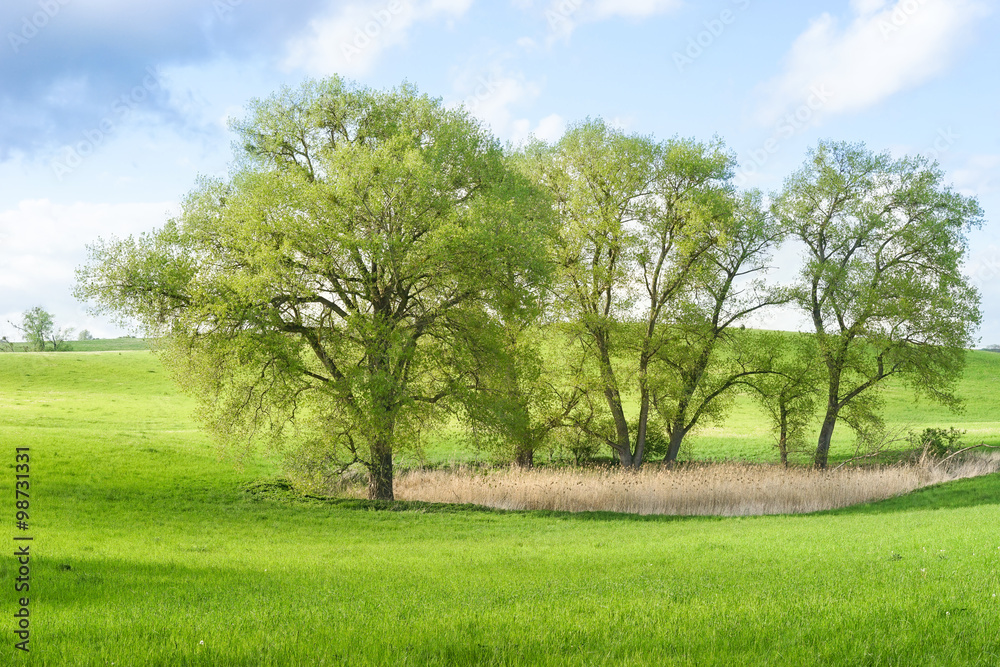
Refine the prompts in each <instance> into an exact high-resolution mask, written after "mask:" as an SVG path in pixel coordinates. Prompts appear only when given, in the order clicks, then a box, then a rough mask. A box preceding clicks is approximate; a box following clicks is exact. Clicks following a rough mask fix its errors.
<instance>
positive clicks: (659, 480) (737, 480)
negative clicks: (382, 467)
mask: <svg viewBox="0 0 1000 667" xmlns="http://www.w3.org/2000/svg"><path fill="white" fill-rule="evenodd" d="M998 471H1000V455H995V454H994V455H991V456H975V457H967V458H965V459H962V460H955V461H949V462H947V463H945V464H943V465H935V464H933V463H926V462H925V463H917V464H906V465H895V466H886V467H879V468H872V467H866V468H841V469H839V470H828V471H820V470H813V469H809V468H790V469H785V468H782V467H780V466H777V465H752V464H738V463H719V464H706V465H696V466H684V467H680V468H675V469H667V468H664V467H659V466H647V467H644V468H643V469H642V470H640V471H638V472H633V471H627V470H622V469H615V468H610V469H600V470H579V469H554V470H538V469H536V470H519V469H516V468H502V469H495V470H490V471H486V472H482V471H475V470H470V469H458V470H428V471H413V472H408V473H404V474H402V475H400V476H399V477H398V478H397V479H396V481H395V484H394V486H395V496H396V498H397V499H398V500H422V501H426V502H439V503H472V504H476V505H485V506H487V507H494V508H497V509H507V510H557V511H567V512H588V511H607V512H627V513H632V514H672V515H715V516H751V515H760V514H792V513H802V512H815V511H819V510H827V509H835V508H838V507H846V506H848V505H856V504H859V503H865V502H871V501H874V500H882V499H885V498H890V497H892V496H897V495H900V494H903V493H907V492H910V491H914V490H916V489H919V488H921V487H924V486H928V485H931V484H937V483H940V482H947V481H951V480H956V479H962V478H966V477H975V476H979V475H986V474H990V473H994V472H998Z"/></svg>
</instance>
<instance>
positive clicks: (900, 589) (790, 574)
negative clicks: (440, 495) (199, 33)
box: [0, 351, 1000, 665]
mask: <svg viewBox="0 0 1000 667" xmlns="http://www.w3.org/2000/svg"><path fill="white" fill-rule="evenodd" d="M970 362H971V363H970V368H969V373H968V374H967V377H966V381H965V391H966V394H967V397H968V398H969V408H968V410H967V412H966V414H965V415H961V416H958V417H956V416H952V415H949V414H948V413H947V412H946V411H939V410H938V409H936V408H933V407H930V406H926V405H920V406H917V407H914V406H912V400H911V398H910V396H909V395H908V394H907V393H906V392H904V391H902V390H899V391H898V392H896V395H893V396H892V397H890V398H891V400H890V405H889V410H890V415H889V417H890V421H895V422H900V423H910V422H913V425H914V427H922V426H923V425H931V424H933V425H938V424H940V425H945V426H950V425H954V426H958V427H961V428H967V429H969V430H970V432H972V431H973V429H979V431H977V433H982V434H983V437H984V438H985V439H986V440H987V442H991V443H993V444H997V443H1000V424H998V422H997V419H998V416H997V411H996V409H995V408H994V407H992V406H993V405H995V399H994V398H993V397H994V394H993V392H994V391H995V387H996V386H997V384H996V380H997V377H998V376H1000V355H989V354H987V353H981V354H980V353H977V354H974V355H972V357H970ZM192 407H193V403H192V402H191V400H190V399H188V398H187V397H183V396H179V395H178V393H177V391H176V390H175V389H174V387H173V385H172V384H171V382H170V380H169V378H167V377H166V375H165V373H164V372H163V369H162V368H161V366H160V365H159V363H158V361H157V360H156V358H155V357H153V356H152V355H151V354H149V353H147V352H139V351H121V352H117V351H111V352H104V353H93V352H69V353H59V354H52V353H49V354H14V355H0V440H2V442H4V443H5V447H4V455H5V456H7V457H8V462H7V465H6V466H5V469H6V470H7V472H6V474H5V475H4V481H3V488H4V497H6V498H7V499H8V500H7V508H6V511H7V512H8V517H9V518H8V520H7V525H8V526H11V529H10V530H9V532H8V538H7V539H8V542H7V553H8V555H7V556H6V557H4V558H2V559H0V574H2V579H3V581H5V582H7V584H5V586H4V590H5V591H6V593H5V594H4V596H3V605H4V607H3V608H4V609H5V613H4V614H3V617H4V618H5V619H6V620H5V621H4V622H5V623H6V624H7V627H6V628H3V630H4V632H3V636H4V637H5V638H6V641H5V644H4V646H3V648H2V651H0V664H33V665H110V664H114V665H318V664H330V665H334V664H357V665H370V664H375V665H379V664H385V665H454V664H495V665H519V664H552V665H557V664H558V665H563V664H570V665H605V664H607V665H612V664H680V665H737V664H739V665H747V664H752V665H755V664H761V665H765V664H766V665H797V664H801V665H814V664H826V665H996V664H1000V631H998V630H997V622H998V621H1000V575H998V573H1000V531H998V530H997V528H996V527H997V526H998V525H1000V476H990V477H986V478H980V479H975V480H965V481H962V482H957V483H953V484H949V485H946V486H943V487H936V488H929V489H925V490H923V491H921V492H918V493H915V494H912V495H910V496H906V497H902V498H896V499H893V500H890V501H886V502H883V503H878V504H874V505H869V506H862V507H856V508H851V509H848V510H841V511H837V512H828V513H822V514H814V515H807V516H778V517H760V518H744V519H713V518H709V519H705V518H697V519H675V518H669V517H653V518H650V517H642V518H640V517H632V516H621V515H612V514H580V515H568V514H553V513H541V512H526V513H502V512H493V511H485V510H480V509H477V508H468V507H452V506H427V505H420V504H403V503H400V504H396V505H391V506H387V505H379V504H377V503H369V502H366V501H348V500H342V501H330V502H324V501H319V500H309V499H297V498H296V497H294V496H293V495H291V494H290V493H288V492H286V491H284V490H283V489H282V488H281V486H280V485H277V484H274V483H273V481H274V480H276V479H277V478H278V476H279V473H278V471H277V469H276V467H275V466H274V465H273V464H271V463H269V462H268V461H266V460H264V459H261V460H258V461H252V462H249V463H248V464H247V465H246V466H245V467H244V468H242V469H236V468H234V466H233V464H232V463H231V462H230V461H229V460H227V459H221V458H220V457H219V456H218V454H217V452H216V450H215V448H214V447H213V445H212V444H211V443H210V442H209V441H208V440H207V439H206V437H205V436H204V435H203V434H202V433H201V432H200V431H199V430H198V429H197V427H196V425H195V424H194V423H193V422H192V420H191V418H190V416H189V415H190V411H191V408H192ZM737 407H738V408H740V406H737ZM744 407H747V406H744ZM736 414H737V419H736V420H735V421H734V422H733V426H732V428H734V429H735V430H736V432H739V431H741V430H745V429H746V428H747V427H748V426H749V425H751V424H752V423H753V420H754V416H753V414H752V411H749V410H748V411H746V412H745V413H741V412H739V411H738V412H737V413H736ZM702 438H703V443H704V444H703V445H702V444H699V446H698V447H699V448H696V449H695V453H696V454H697V453H700V451H701V449H700V447H704V448H705V451H706V452H709V453H710V454H713V453H714V452H716V451H717V452H719V453H720V454H721V453H725V452H726V451H729V450H728V449H727V448H728V447H730V446H731V447H732V451H733V452H736V453H737V454H736V455H739V456H743V455H744V453H745V452H748V451H759V452H763V453H764V454H766V455H767V456H769V457H771V458H772V459H773V453H772V452H771V451H770V449H769V444H768V443H767V440H766V438H767V436H766V433H765V435H764V436H763V437H762V438H761V439H760V440H759V441H755V440H753V438H746V439H744V440H745V441H746V442H749V443H750V444H749V445H747V444H745V443H744V440H739V439H737V438H735V437H733V436H732V435H727V434H726V433H725V432H719V433H712V434H707V433H706V434H703V435H702ZM713 442H715V443H717V444H714V445H713V444H712V443H713ZM15 447H30V455H31V473H30V474H31V509H30V520H29V523H30V525H31V530H30V531H28V532H27V533H20V531H16V530H15V529H14V527H13V517H14V512H15V508H14V493H13V485H14V474H15V470H14V454H15V451H14V450H15ZM713 447H714V448H715V449H712V448H713ZM848 450H849V443H847V444H843V445H842V446H841V449H840V450H838V451H839V455H840V456H844V455H847V453H848ZM448 454H455V455H462V454H463V452H462V451H461V450H455V451H453V452H447V451H441V452H438V454H437V455H440V456H442V457H444V456H446V455H448ZM764 454H761V456H763V455H764ZM15 532H18V533H19V534H22V535H23V534H30V535H31V536H33V537H34V541H33V542H32V544H31V553H32V560H31V575H30V576H31V582H30V583H31V590H30V599H31V601H30V610H31V617H30V618H31V640H30V647H31V652H30V653H29V654H27V655H24V654H22V653H21V652H19V651H15V650H14V648H13V644H14V641H15V640H14V639H13V633H12V630H13V629H14V618H13V613H14V612H15V611H16V598H17V597H18V596H19V595H21V594H15V592H14V590H13V580H14V578H15V577H16V576H17V563H16V561H15V559H14V558H13V556H12V555H11V554H12V553H13V551H14V546H13V545H14V544H15V543H14V541H13V539H12V538H13V536H14V535H13V534H14V533H15Z"/></svg>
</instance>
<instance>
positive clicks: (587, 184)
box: [525, 120, 768, 467]
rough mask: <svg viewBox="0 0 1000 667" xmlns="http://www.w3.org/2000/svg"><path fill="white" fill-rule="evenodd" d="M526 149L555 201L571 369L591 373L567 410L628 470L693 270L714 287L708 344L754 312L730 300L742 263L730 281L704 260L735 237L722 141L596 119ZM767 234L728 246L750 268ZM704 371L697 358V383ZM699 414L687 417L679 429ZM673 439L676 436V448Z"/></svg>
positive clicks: (642, 439) (718, 258)
mask: <svg viewBox="0 0 1000 667" xmlns="http://www.w3.org/2000/svg"><path fill="white" fill-rule="evenodd" d="M526 152H527V156H526V160H525V163H526V164H527V165H528V168H529V170H531V172H532V173H533V174H534V178H535V179H536V180H537V181H538V182H539V183H540V184H542V185H543V186H544V187H546V188H547V189H548V190H549V191H550V192H551V193H552V196H553V198H554V200H555V206H556V210H557V213H558V216H559V221H560V226H559V233H558V235H557V240H556V242H555V259H556V264H557V266H558V270H557V279H556V282H555V290H556V295H557V299H556V304H557V306H558V308H559V309H560V315H561V317H564V318H566V319H567V320H568V321H569V322H571V323H572V324H573V326H574V327H575V335H576V337H577V340H578V341H579V343H580V345H579V350H580V351H581V356H582V363H581V364H580V367H581V368H583V369H584V370H589V373H586V372H585V373H583V374H581V377H582V378H583V382H582V384H581V385H580V388H581V389H582V390H583V391H584V393H586V394H587V396H586V397H585V399H584V400H581V401H580V402H579V404H580V406H581V409H578V410H575V411H574V419H575V422H576V424H577V425H578V427H579V428H581V429H583V430H584V431H586V432H588V434H589V435H590V436H592V437H594V438H599V439H601V440H603V441H604V442H606V443H607V444H608V446H610V447H611V449H612V450H613V451H614V452H615V454H616V455H617V457H618V460H619V461H620V462H621V464H622V465H624V466H626V467H634V466H638V465H640V464H641V463H642V461H643V459H644V456H645V448H646V441H647V432H648V430H649V428H650V427H651V425H652V424H651V420H650V414H651V412H653V411H654V409H655V406H654V403H655V402H656V398H657V395H658V392H659V393H660V395H662V396H663V398H664V404H663V405H664V410H665V411H666V412H670V409H669V407H668V406H667V403H668V402H669V400H668V399H667V397H666V395H665V391H664V387H665V384H664V381H663V375H662V373H660V374H659V375H658V374H657V367H658V366H662V365H663V364H664V363H665V361H666V360H665V358H664V355H665V354H668V357H669V356H670V355H669V353H667V352H666V346H667V341H668V339H670V335H671V334H670V331H669V330H670V327H671V325H672V323H674V322H676V319H675V316H676V315H677V314H678V313H679V308H680V304H682V303H687V304H689V305H690V304H692V303H694V300H692V297H693V294H694V293H693V290H694V282H696V277H697V276H698V275H699V274H703V277H704V278H705V280H703V281H702V284H701V286H702V287H704V288H708V289H712V287H715V288H717V289H718V290H720V298H721V299H722V301H723V303H724V305H723V306H722V307H721V309H720V312H719V313H718V317H717V318H716V321H715V324H716V325H717V326H716V329H717V331H716V332H715V334H713V335H714V336H715V338H716V339H717V338H718V335H719V332H720V331H721V330H723V329H725V328H726V327H728V326H729V325H731V324H732V323H733V322H736V321H738V320H739V319H740V317H742V314H740V313H741V311H742V310H747V312H751V311H752V310H753V309H755V308H756V307H749V309H747V308H743V307H741V306H739V305H735V304H733V303H732V302H731V299H732V298H735V297H737V296H739V293H740V290H739V289H738V288H736V287H735V285H734V282H733V281H734V280H736V279H737V278H739V277H740V276H741V275H742V274H743V273H744V269H743V268H741V266H742V264H741V262H742V261H743V260H740V259H737V260H736V261H737V263H736V265H733V266H735V274H732V275H730V276H729V278H728V279H727V278H726V277H725V276H722V275H721V274H720V273H719V271H723V272H724V271H725V270H728V269H718V267H717V266H715V264H714V263H713V262H715V263H718V262H721V263H722V264H725V265H730V264H731V262H730V260H732V259H733V257H730V256H728V255H727V254H726V253H727V252H728V251H726V250H722V248H723V246H725V247H727V248H728V247H729V246H728V245H727V244H728V243H729V242H730V241H733V240H736V239H738V238H741V237H739V236H738V235H737V234H735V233H734V232H735V228H734V224H735V223H734V220H735V218H734V213H735V210H736V208H737V205H736V203H735V200H734V196H733V190H732V187H731V184H730V179H731V177H732V169H733V158H732V155H730V154H729V153H728V152H727V151H726V150H725V148H724V146H723V145H722V143H721V142H720V141H714V142H712V143H709V144H704V143H700V142H696V141H692V140H686V139H671V140H668V141H663V142H657V141H654V140H653V139H651V138H649V137H644V136H641V135H629V134H626V133H624V132H622V131H620V130H618V129H616V128H613V127H609V126H608V125H607V124H606V123H604V122H603V121H601V120H588V121H585V122H583V123H580V124H578V125H576V126H574V127H572V128H570V129H569V131H568V132H567V133H566V134H565V135H564V136H563V138H562V139H561V140H560V141H558V142H557V143H555V144H554V145H551V146H548V145H543V144H534V145H532V146H530V147H529V148H528V150H527V151H526ZM751 203H752V202H751ZM749 208H750V206H749V204H748V206H747V211H746V212H747V213H748V217H747V219H746V220H743V222H746V223H747V225H749V227H754V226H755V225H756V222H760V219H759V218H758V217H755V216H754V215H753V214H752V213H750V212H749ZM758 208H759V207H758ZM751 219H752V220H755V221H756V222H752V221H751ZM736 226H739V225H738V224H737V225H736ZM749 227H748V228H749ZM767 236H768V233H766V232H765V233H763V235H761V234H757V233H756V232H755V233H754V236H753V238H752V239H749V240H747V242H746V244H745V247H743V248H742V249H736V248H735V247H732V248H731V250H732V252H734V253H735V254H736V255H737V256H739V257H743V258H744V259H746V258H753V259H752V260H749V261H756V259H758V258H759V257H760V256H761V253H762V252H764V253H765V254H766V247H767V245H768V243H767V242H764V243H763V244H760V243H759V242H760V241H761V239H762V238H764V237H767ZM714 251H719V252H717V253H716V254H713V252H714ZM716 269H718V270H716ZM708 274H711V276H713V277H709V275H708ZM718 280H721V281H723V282H726V281H727V280H728V284H727V285H722V284H719V283H718ZM695 300H696V299H695ZM729 305H732V306H733V310H730V309H729ZM713 345H714V341H713ZM676 349H680V348H679V347H678V348H676ZM683 352H684V353H685V354H686V352H687V350H686V349H685V350H683ZM708 365H709V359H708V358H707V357H706V359H705V360H704V363H703V364H702V366H701V369H700V372H698V373H696V375H698V378H699V379H700V378H701V377H702V376H704V371H705V369H706V368H707V366H708ZM697 382H698V379H696V380H695V383H696V384H697ZM692 391H694V390H693V389H692ZM626 393H632V394H633V395H635V396H636V398H637V400H638V415H637V416H630V415H627V414H626V407H625V401H624V399H623V395H624V394H626ZM708 400H709V402H710V401H711V399H708ZM697 419H698V417H697V416H694V417H692V416H691V415H686V418H685V421H684V424H683V426H684V427H685V428H684V429H683V433H686V432H687V430H689V429H690V426H691V425H693V423H694V422H696V421H697ZM683 433H682V432H681V429H678V432H677V437H678V442H679V438H681V437H683ZM674 454H675V455H676V452H675V453H674Z"/></svg>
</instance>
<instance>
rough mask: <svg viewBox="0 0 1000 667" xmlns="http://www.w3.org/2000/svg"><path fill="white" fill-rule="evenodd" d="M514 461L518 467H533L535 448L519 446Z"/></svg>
mask: <svg viewBox="0 0 1000 667" xmlns="http://www.w3.org/2000/svg"><path fill="white" fill-rule="evenodd" d="M514 463H515V464H516V465H517V467H518V468H532V467H534V465H535V450H534V449H531V448H530V447H524V446H519V447H518V448H517V452H516V453H515V455H514Z"/></svg>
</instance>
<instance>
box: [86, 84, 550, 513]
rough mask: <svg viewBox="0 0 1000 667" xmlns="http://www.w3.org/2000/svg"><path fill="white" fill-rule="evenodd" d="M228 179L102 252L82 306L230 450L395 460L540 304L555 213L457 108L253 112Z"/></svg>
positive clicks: (386, 471)
mask: <svg viewBox="0 0 1000 667" xmlns="http://www.w3.org/2000/svg"><path fill="white" fill-rule="evenodd" d="M232 127H233V129H234V130H235V132H236V133H237V135H238V137H239V142H238V144H237V146H238V154H237V160H236V163H235V167H234V171H233V173H232V175H231V176H230V177H229V178H228V179H225V180H213V179H206V180H204V181H202V182H201V183H200V184H199V186H198V187H197V188H196V189H195V190H194V191H193V192H191V193H190V194H189V195H188V197H187V199H186V201H185V202H184V207H183V212H182V213H181V215H180V217H179V218H177V219H175V220H172V221H170V222H169V223H167V224H166V225H165V226H164V227H163V228H162V229H159V230H157V231H155V232H153V233H151V234H148V235H144V236H142V237H140V238H138V239H134V238H129V239H125V240H110V241H102V242H99V243H98V244H96V245H95V246H93V247H92V248H91V260H90V262H89V263H88V264H87V265H86V266H85V267H83V268H82V269H81V270H80V272H79V280H78V286H77V294H78V296H79V297H82V298H92V299H95V300H96V301H97V303H98V304H99V306H100V307H102V308H104V309H108V310H111V311H114V312H116V313H118V314H119V315H121V316H124V317H127V318H134V319H137V320H138V321H139V322H141V323H142V324H143V325H144V327H145V328H146V330H147V332H148V333H149V334H151V335H159V336H163V337H164V340H165V341H166V343H165V345H164V350H163V357H164V359H165V361H166V362H167V363H168V364H169V365H170V366H171V367H172V368H173V369H174V370H175V371H176V372H177V376H178V377H179V378H180V380H181V382H182V383H183V384H184V385H185V386H186V387H188V388H189V389H191V390H192V391H193V392H194V393H195V394H196V395H197V396H198V397H199V398H200V399H201V404H202V411H201V414H202V417H203V418H204V420H205V421H206V423H207V424H208V425H209V427H210V428H211V430H212V432H213V433H214V434H215V435H216V436H217V437H218V438H219V439H220V440H221V441H223V442H224V443H229V444H231V445H237V444H239V443H254V442H258V441H262V440H263V441H269V442H272V443H274V444H276V445H278V446H280V447H281V448H282V450H283V451H285V452H286V453H287V454H289V455H290V456H291V458H292V459H293V460H294V461H295V462H296V463H298V464H303V461H305V464H309V465H314V466H319V467H327V468H329V467H334V466H344V465H347V464H351V463H360V464H362V465H363V466H365V467H366V468H367V470H368V473H369V495H370V497H372V498H380V499H391V498H392V497H393V486H392V480H393V454H394V451H396V450H398V448H399V447H400V446H401V445H405V444H407V443H409V442H412V440H413V439H414V438H416V437H417V434H418V432H419V431H420V429H421V428H422V425H423V424H424V423H425V422H426V420H427V419H429V418H431V417H433V416H434V415H435V414H436V413H437V412H439V410H438V408H440V407H441V402H442V401H444V400H445V399H447V398H448V397H449V396H450V395H451V394H452V393H453V392H454V390H455V389H456V388H458V387H460V386H461V385H462V383H463V382H465V381H466V380H467V379H468V374H467V373H466V372H465V369H464V368H463V365H464V364H467V363H469V362H470V358H471V355H473V354H480V353H482V350H477V349H475V346H474V343H475V342H476V341H477V339H478V338H479V337H480V336H479V333H480V332H481V331H483V330H484V328H488V327H494V326H497V324H496V319H497V317H498V316H500V315H502V316H503V318H504V319H505V321H517V319H518V318H519V317H521V316H527V315H528V314H529V313H531V312H533V311H532V309H531V308H529V307H527V305H530V303H531V302H532V301H533V300H534V299H535V298H537V297H538V296H539V294H540V293H541V291H542V282H543V281H544V278H545V273H546V267H547V266H548V264H547V260H546V256H545V250H544V244H543V242H542V239H543V237H544V236H545V234H546V233H548V230H547V225H548V224H549V223H548V221H549V220H550V218H551V207H550V205H549V204H548V200H547V199H546V198H545V197H544V195H543V193H541V192H540V191H539V190H538V189H537V188H535V187H533V186H532V185H531V183H530V182H529V181H528V180H527V179H526V178H525V177H523V176H522V175H520V173H519V172H518V171H517V170H516V169H513V168H512V167H511V165H510V164H509V161H508V159H507V158H506V156H505V155H504V153H503V151H502V149H501V147H500V145H499V144H498V143H497V141H496V140H495V139H494V138H492V137H491V136H490V135H489V133H488V132H487V131H485V130H484V129H483V128H482V127H481V126H480V125H478V124H477V123H476V122H475V121H473V120H472V119H471V118H470V117H469V116H468V115H467V113H465V112H464V111H462V110H449V109H446V108H444V107H443V106H442V104H441V103H440V101H439V100H435V99H431V98H428V97H427V96H424V95H420V94H418V92H417V91H416V90H415V89H414V88H413V87H411V86H409V85H405V84H404V85H403V86H401V87H400V88H397V89H394V90H391V91H374V90H370V89H367V88H362V87H357V86H354V85H352V84H349V83H347V82H345V81H343V80H341V79H339V78H336V77H335V78H331V79H327V80H324V81H313V82H307V83H306V84H304V85H303V86H302V87H301V88H299V89H297V90H290V89H285V90H284V91H282V92H281V93H279V94H277V95H275V96H272V97H271V98H269V99H265V100H260V101H255V102H253V103H252V104H251V105H250V107H249V114H248V116H247V117H246V118H245V119H244V120H242V121H239V122H236V123H234V124H233V126H232Z"/></svg>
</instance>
